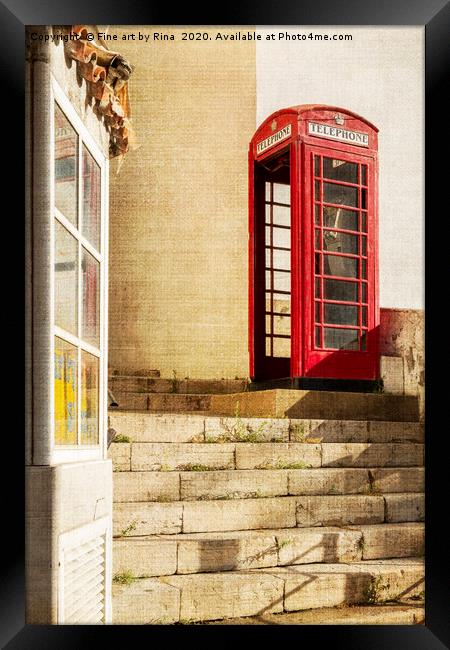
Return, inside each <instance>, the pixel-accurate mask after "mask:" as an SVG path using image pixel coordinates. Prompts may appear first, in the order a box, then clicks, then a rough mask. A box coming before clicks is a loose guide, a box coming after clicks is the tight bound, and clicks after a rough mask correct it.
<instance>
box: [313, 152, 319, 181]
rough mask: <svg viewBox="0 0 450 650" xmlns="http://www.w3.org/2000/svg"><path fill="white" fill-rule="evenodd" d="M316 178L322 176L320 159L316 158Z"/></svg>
mask: <svg viewBox="0 0 450 650" xmlns="http://www.w3.org/2000/svg"><path fill="white" fill-rule="evenodd" d="M314 176H320V158H319V156H314Z"/></svg>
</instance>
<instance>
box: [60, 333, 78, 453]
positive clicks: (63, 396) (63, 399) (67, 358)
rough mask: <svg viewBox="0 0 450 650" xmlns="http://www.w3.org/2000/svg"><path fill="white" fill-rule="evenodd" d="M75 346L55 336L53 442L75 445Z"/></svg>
mask: <svg viewBox="0 0 450 650" xmlns="http://www.w3.org/2000/svg"><path fill="white" fill-rule="evenodd" d="M77 358H78V357H77V349H76V347H75V346H73V345H71V344H70V343H67V342H66V341H63V340H62V339H60V338H58V337H55V444H57V445H76V444H77V430H78V412H77V404H78V395H77V394H78V361H77Z"/></svg>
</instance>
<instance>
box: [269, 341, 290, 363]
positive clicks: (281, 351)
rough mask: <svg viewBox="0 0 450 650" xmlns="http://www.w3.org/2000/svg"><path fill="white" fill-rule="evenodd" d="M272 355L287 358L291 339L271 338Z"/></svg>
mask: <svg viewBox="0 0 450 650" xmlns="http://www.w3.org/2000/svg"><path fill="white" fill-rule="evenodd" d="M273 356H274V357H283V358H286V357H287V358H289V357H290V356H291V339H280V338H276V337H274V338H273Z"/></svg>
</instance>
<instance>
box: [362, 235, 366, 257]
mask: <svg viewBox="0 0 450 650" xmlns="http://www.w3.org/2000/svg"><path fill="white" fill-rule="evenodd" d="M361 255H367V237H362V241H361Z"/></svg>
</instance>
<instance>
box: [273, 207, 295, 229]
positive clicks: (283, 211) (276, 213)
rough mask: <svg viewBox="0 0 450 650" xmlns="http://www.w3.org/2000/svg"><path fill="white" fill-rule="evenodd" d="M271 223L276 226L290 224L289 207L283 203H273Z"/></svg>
mask: <svg viewBox="0 0 450 650" xmlns="http://www.w3.org/2000/svg"><path fill="white" fill-rule="evenodd" d="M272 210H273V223H274V224H275V225H276V226H290V225H291V208H290V207H288V206H285V205H273V206H272Z"/></svg>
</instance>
